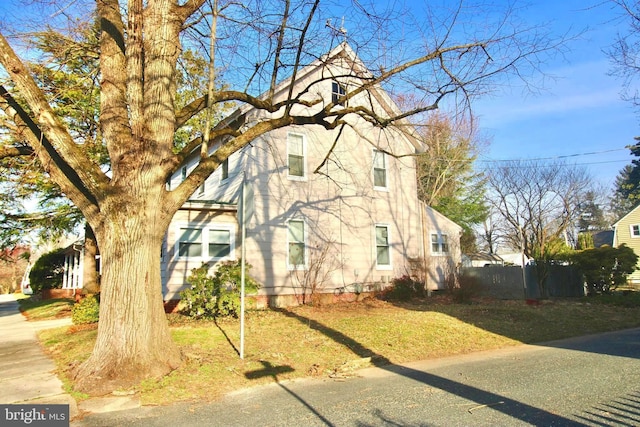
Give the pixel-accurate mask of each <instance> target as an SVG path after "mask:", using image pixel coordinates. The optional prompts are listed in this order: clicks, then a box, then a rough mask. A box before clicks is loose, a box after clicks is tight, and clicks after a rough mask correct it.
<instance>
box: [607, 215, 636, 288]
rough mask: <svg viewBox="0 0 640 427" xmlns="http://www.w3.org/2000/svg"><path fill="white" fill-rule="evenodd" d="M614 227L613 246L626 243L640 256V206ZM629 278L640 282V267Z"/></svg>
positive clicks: (631, 280)
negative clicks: (639, 231)
mask: <svg viewBox="0 0 640 427" xmlns="http://www.w3.org/2000/svg"><path fill="white" fill-rule="evenodd" d="M613 229H614V233H613V246H614V247H618V246H620V245H622V244H625V245H627V246H628V247H630V248H631V249H633V251H634V252H635V253H636V255H639V256H640V235H639V234H638V233H637V230H638V229H640V206H638V207H636V208H634V209H633V210H632V211H631V212H629V213H628V214H627V215H625V216H624V217H622V218H621V219H620V220H619V221H618V222H616V223H615V224H614V225H613ZM634 230H635V231H634ZM628 280H629V281H630V282H631V283H634V284H638V283H640V269H637V268H636V270H635V271H634V272H633V273H631V274H630V275H629V278H628Z"/></svg>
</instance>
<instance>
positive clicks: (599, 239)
mask: <svg viewBox="0 0 640 427" xmlns="http://www.w3.org/2000/svg"><path fill="white" fill-rule="evenodd" d="M613 234H614V231H613V230H603V231H593V232H592V233H591V236H592V237H593V247H594V248H599V247H602V246H605V245H606V246H613Z"/></svg>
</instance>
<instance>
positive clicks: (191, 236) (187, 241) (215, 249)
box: [177, 224, 234, 261]
mask: <svg viewBox="0 0 640 427" xmlns="http://www.w3.org/2000/svg"><path fill="white" fill-rule="evenodd" d="M178 233H179V234H178V242H177V246H178V247H177V251H178V257H179V258H195V259H199V260H203V261H206V260H221V259H233V251H234V250H233V249H234V237H233V227H231V226H228V225H224V224H221V225H215V224H214V225H209V226H207V227H197V226H190V225H185V226H181V227H180V229H179V231H178Z"/></svg>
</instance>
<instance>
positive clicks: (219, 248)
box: [209, 229, 231, 258]
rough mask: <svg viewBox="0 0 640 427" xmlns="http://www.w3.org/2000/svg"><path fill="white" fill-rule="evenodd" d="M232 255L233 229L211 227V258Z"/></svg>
mask: <svg viewBox="0 0 640 427" xmlns="http://www.w3.org/2000/svg"><path fill="white" fill-rule="evenodd" d="M230 255H231V230H228V229H226V230H225V229H209V258H226V257H228V256H230Z"/></svg>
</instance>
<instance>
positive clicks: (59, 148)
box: [0, 0, 561, 393]
mask: <svg viewBox="0 0 640 427" xmlns="http://www.w3.org/2000/svg"><path fill="white" fill-rule="evenodd" d="M73 3H74V4H73V6H74V7H78V6H79V4H80V3H82V4H83V5H84V6H86V5H87V4H88V0H86V1H84V2H83V1H82V0H76V1H74V2H73ZM425 3H427V2H425ZM376 5H377V3H371V4H367V5H363V4H362V2H360V1H354V2H353V3H349V2H330V1H328V2H327V3H326V5H325V2H321V1H320V0H315V1H314V0H301V1H293V0H272V1H258V0H256V1H248V2H241V3H240V2H234V1H228V0H217V1H215V0H214V1H213V3H209V2H207V0H127V1H125V0H96V1H95V9H94V11H95V14H96V15H97V19H98V22H99V23H100V26H101V32H100V52H99V60H100V74H99V78H100V111H99V126H100V134H101V136H102V140H103V141H104V144H105V145H106V148H107V151H108V155H109V159H110V173H109V174H107V173H105V171H103V170H102V169H101V168H100V167H99V166H98V165H96V164H95V163H94V162H92V161H91V159H90V158H89V157H88V156H87V154H86V153H85V152H84V151H83V150H82V149H81V147H79V146H78V144H77V141H75V140H74V138H73V136H72V135H71V134H70V132H69V130H68V129H67V127H66V126H65V124H64V121H63V120H62V119H61V117H58V116H56V114H55V112H54V110H53V109H52V107H51V103H50V102H51V99H48V98H47V96H46V94H45V93H43V91H42V90H41V88H40V87H38V85H37V84H36V81H35V80H34V79H33V78H32V76H31V74H30V71H29V69H27V68H26V67H25V65H24V62H23V60H22V59H21V58H20V57H19V56H18V55H17V54H16V52H15V51H14V49H13V48H12V47H11V46H10V44H9V43H8V41H7V39H6V38H5V37H4V36H2V35H0V63H1V64H2V66H3V67H4V69H5V70H6V73H7V75H8V76H9V78H10V79H11V81H12V88H14V89H12V90H14V91H15V93H10V92H9V91H7V90H5V88H4V87H0V95H1V97H0V100H1V102H0V106H1V107H2V109H3V111H4V112H5V114H6V115H7V116H8V117H9V118H10V119H11V120H12V121H13V122H14V123H15V125H16V127H17V128H19V129H20V130H21V132H22V135H23V137H24V138H26V141H27V143H28V147H29V150H28V151H32V152H34V153H35V154H36V155H37V156H38V158H39V159H40V162H41V164H42V165H43V167H44V168H45V170H46V172H47V174H48V175H49V176H50V177H51V179H52V180H53V181H55V182H56V183H57V184H58V185H59V186H60V188H61V189H62V191H63V192H64V194H65V195H66V196H67V197H68V198H69V199H70V200H71V201H72V202H73V203H74V204H75V205H76V206H77V207H78V208H79V209H80V210H81V212H82V214H83V215H84V217H85V218H86V221H87V222H88V223H89V225H90V226H91V228H92V229H93V230H94V232H95V236H96V238H97V241H98V245H99V247H100V252H101V255H102V260H103V265H102V272H103V276H102V281H101V309H100V322H99V327H98V336H97V340H96V344H95V347H94V350H93V353H92V355H91V357H90V358H89V359H88V360H87V361H86V362H85V363H84V364H83V365H82V366H81V367H80V368H79V370H78V372H77V377H76V379H77V382H76V385H77V387H78V388H79V389H80V390H84V391H88V392H91V393H101V392H102V393H104V392H108V391H110V390H113V389H115V388H116V387H127V386H131V385H133V384H136V383H137V382H139V381H140V380H141V379H143V378H147V377H156V376H161V375H165V374H167V373H168V372H170V371H171V370H173V369H175V368H176V367H178V366H179V365H180V364H181V363H182V356H181V354H180V352H179V350H178V348H177V346H176V345H175V344H174V343H173V342H172V340H171V337H170V334H169V328H168V325H167V320H166V317H165V315H164V311H163V305H162V294H161V281H160V247H161V242H162V239H163V236H164V234H165V232H166V230H167V227H168V224H169V222H170V221H171V218H172V216H173V215H174V213H175V212H176V211H177V209H178V208H179V207H180V206H181V205H182V204H183V203H184V202H185V201H186V200H187V199H188V198H189V197H190V195H191V194H193V193H194V191H195V190H196V189H197V188H198V187H199V186H200V185H201V184H202V182H203V181H204V180H205V178H206V177H207V176H209V175H210V174H211V173H212V172H213V171H214V170H215V169H216V168H217V167H218V166H219V165H220V164H221V163H222V162H223V161H224V160H225V159H226V158H227V157H228V156H229V155H230V154H232V153H234V152H235V151H237V150H239V149H240V148H241V147H243V146H245V145H247V144H249V143H250V142H251V141H253V140H254V139H255V138H257V137H259V136H261V135H264V134H265V133H267V132H269V131H271V130H274V129H278V128H282V127H286V126H289V125H310V124H314V125H320V126H323V127H325V128H336V127H338V126H343V125H349V123H350V122H351V121H350V120H349V118H350V117H355V116H358V117H360V118H362V119H364V120H366V121H368V122H369V123H371V124H373V125H375V126H378V127H380V128H385V127H386V128H388V127H392V126H396V125H398V124H402V126H400V128H402V129H406V125H407V123H408V121H409V120H410V118H411V117H412V116H413V115H415V114H418V113H424V112H426V111H430V110H434V109H437V108H438V106H439V105H440V103H441V102H445V100H451V101H453V102H452V103H450V105H451V104H453V103H459V104H460V105H463V106H468V105H469V102H470V100H471V99H472V98H473V97H474V96H476V95H480V94H483V93H486V92H487V91H489V90H490V89H491V88H492V87H494V85H495V83H496V82H497V81H498V79H500V81H501V82H504V81H505V80H504V79H506V78H508V77H514V78H518V79H523V78H524V81H525V82H528V81H530V80H527V78H528V77H530V76H531V75H532V74H531V73H532V72H533V73H535V72H538V71H539V70H538V66H539V65H540V61H543V60H544V53H546V52H549V51H551V50H555V49H557V48H558V47H559V46H560V42H561V41H559V40H552V39H550V38H548V37H547V35H546V34H544V33H542V32H541V31H540V29H538V28H537V27H532V28H528V27H526V26H523V25H522V24H521V23H520V22H518V21H516V20H514V19H515V17H514V16H512V15H511V12H512V11H511V10H505V11H504V13H503V14H501V15H493V14H489V15H487V13H485V12H487V9H486V7H487V5H486V3H483V4H480V5H477V6H476V5H472V4H470V3H469V4H468V3H467V2H462V1H461V2H460V4H457V5H455V7H454V8H453V9H451V10H449V11H446V12H448V13H447V14H445V9H444V8H438V9H434V10H429V9H428V5H427V4H419V2H416V3H415V6H417V9H416V10H414V11H413V13H407V12H408V11H404V10H395V9H392V7H391V6H389V5H384V6H383V8H384V10H378V9H379V6H376ZM63 6H66V5H63ZM63 9H64V11H65V13H68V12H69V10H73V9H67V8H63ZM418 10H419V11H420V14H418ZM425 10H426V12H425ZM423 12H425V14H422V13H423ZM342 16H348V17H349V20H348V21H347V22H346V23H345V24H344V26H345V27H346V28H343V27H342V26H341V25H340V22H341V21H340V17H342ZM481 16H483V17H484V18H481ZM33 19H35V18H33ZM481 19H482V20H481ZM199 37H200V38H199ZM344 41H348V42H349V44H350V45H351V46H352V48H353V49H354V50H355V51H357V52H358V54H359V56H360V57H361V59H362V60H363V61H364V62H365V63H366V65H367V66H368V68H369V70H370V71H371V73H368V74H366V73H365V74H363V73H361V72H360V71H358V69H357V67H354V68H353V70H352V71H351V73H349V74H348V75H345V76H341V77H344V78H353V79H356V78H357V79H359V81H360V82H361V86H360V87H357V88H353V89H350V91H349V93H347V94H346V95H345V96H346V98H347V100H348V99H350V98H351V97H354V96H359V95H360V94H366V93H367V91H368V90H369V89H370V88H374V87H378V86H381V85H383V86H384V87H385V89H386V90H387V91H389V92H391V93H392V95H397V94H398V93H408V92H412V93H414V95H415V96H416V97H417V99H418V100H419V102H418V103H417V104H416V105H415V106H414V107H413V108H412V109H411V110H409V111H402V112H397V113H394V112H386V113H385V114H384V115H381V114H379V112H378V111H374V109H373V108H372V107H371V108H369V107H367V106H366V105H364V106H363V105H358V106H353V107H352V106H348V104H347V106H345V107H344V108H334V107H335V106H336V105H337V103H343V101H345V99H340V100H338V101H336V102H329V103H325V104H322V103H321V101H322V100H321V98H320V97H317V100H313V99H316V98H313V97H310V96H309V93H307V92H309V91H308V90H305V88H296V90H293V87H292V88H291V90H289V91H288V92H287V93H288V96H286V97H285V99H278V100H276V98H275V97H274V93H275V88H276V85H277V84H278V83H279V82H280V81H282V79H283V78H284V77H287V76H292V77H293V79H292V81H295V77H296V74H297V72H298V71H300V69H301V68H302V67H303V66H305V65H307V64H309V63H311V61H314V60H318V59H320V58H321V54H322V53H325V52H327V51H329V50H330V49H331V48H333V47H336V46H337V45H338V44H339V43H341V42H344ZM187 45H188V46H189V47H200V48H201V49H203V50H204V51H208V54H209V57H210V60H211V64H212V65H213V67H212V70H214V71H215V72H217V73H219V74H220V75H219V76H213V74H215V73H212V78H220V77H221V78H222V79H223V80H225V81H227V82H228V83H229V86H228V87H225V88H224V89H216V90H211V91H209V93H208V94H203V95H204V96H202V97H200V98H198V99H196V100H195V101H194V102H192V103H190V104H189V105H187V106H185V107H184V108H177V106H176V97H177V84H176V76H177V72H176V66H177V65H176V64H177V61H178V57H179V55H180V53H181V51H182V50H183V49H184V47H186V46H187ZM209 46H213V49H209ZM22 55H23V58H26V57H32V56H33V55H32V52H29V51H25V52H23V53H22ZM327 78H328V79H329V78H332V77H331V76H327ZM317 83H318V82H310V83H309V84H317ZM261 94H262V95H261ZM16 99H20V101H21V102H16ZM310 99H312V100H310ZM230 101H233V102H236V103H238V104H240V105H247V106H250V107H253V108H255V109H257V110H260V111H263V112H264V113H265V114H264V115H262V116H261V117H263V119H262V120H259V121H256V122H251V123H246V124H245V125H244V126H241V127H237V128H232V127H227V128H220V127H216V128H213V129H205V131H206V132H203V134H206V137H207V140H210V141H220V140H222V139H223V137H224V141H225V142H224V143H223V144H222V145H221V147H220V148H218V149H217V150H216V151H215V152H213V154H211V150H208V149H206V147H205V149H201V150H199V152H200V153H201V158H200V162H199V165H198V166H197V168H196V169H195V170H193V171H192V172H191V173H190V174H189V176H188V177H187V178H186V179H185V180H184V181H183V182H182V183H181V184H180V185H179V186H178V187H177V188H174V189H171V191H169V190H168V189H167V187H166V185H165V183H166V181H167V178H169V177H170V176H171V174H172V173H173V172H174V171H175V170H176V169H177V168H178V167H179V166H180V165H181V163H182V162H183V161H184V160H185V158H186V157H187V156H188V155H189V154H190V153H192V152H193V151H194V149H196V148H197V147H198V146H200V145H201V144H202V143H203V142H205V143H206V142H207V141H203V139H201V138H196V139H194V140H192V141H191V142H189V143H188V144H186V145H184V146H183V147H176V133H177V132H179V130H180V129H181V127H182V126H183V125H184V124H185V123H186V122H187V120H189V119H190V118H192V117H194V116H196V115H200V114H203V113H205V112H206V110H207V106H215V105H217V104H220V103H224V102H230ZM296 106H302V107H304V108H295V107H296ZM310 107H314V108H310ZM309 111H313V114H311V113H308V112H309ZM305 112H306V113H305ZM275 113H277V114H275ZM22 149H23V148H22V147H4V148H3V150H2V151H1V153H2V154H3V155H11V154H20V150H22Z"/></svg>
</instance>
